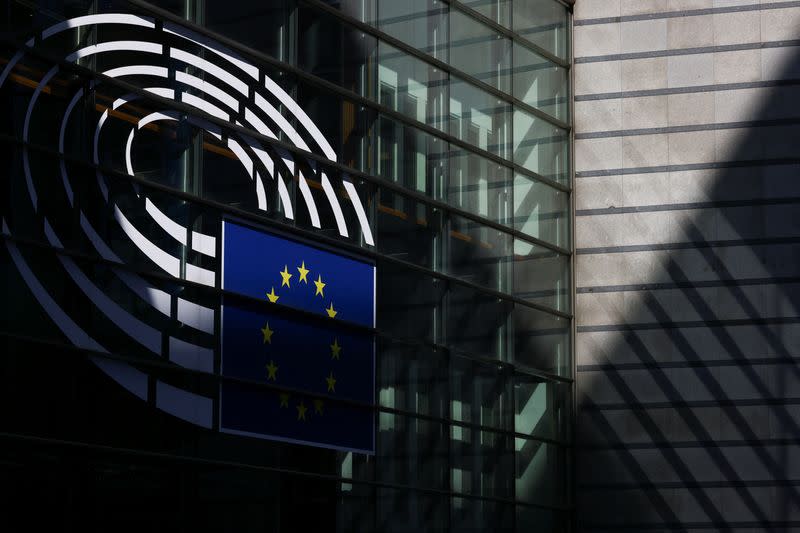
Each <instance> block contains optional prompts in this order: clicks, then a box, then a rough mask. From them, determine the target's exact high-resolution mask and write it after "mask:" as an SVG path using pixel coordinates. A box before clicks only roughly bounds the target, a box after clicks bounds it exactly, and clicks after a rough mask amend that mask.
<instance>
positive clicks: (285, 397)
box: [281, 392, 289, 407]
mask: <svg viewBox="0 0 800 533" xmlns="http://www.w3.org/2000/svg"><path fill="white" fill-rule="evenodd" d="M281 407H289V395H288V394H286V393H285V392H282V393H281Z"/></svg>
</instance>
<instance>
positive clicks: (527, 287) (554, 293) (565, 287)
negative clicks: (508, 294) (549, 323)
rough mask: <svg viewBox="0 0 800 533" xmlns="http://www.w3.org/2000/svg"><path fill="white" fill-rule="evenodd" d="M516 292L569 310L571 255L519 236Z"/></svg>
mask: <svg viewBox="0 0 800 533" xmlns="http://www.w3.org/2000/svg"><path fill="white" fill-rule="evenodd" d="M514 296H516V297H517V298H522V299H523V300H528V301H529V302H535V303H538V304H540V305H545V306H547V307H551V308H553V309H556V310H558V311H568V310H569V308H570V298H569V257H568V256H566V255H563V254H560V253H558V252H555V251H553V250H550V249H548V248H545V247H543V246H537V245H535V244H531V243H529V242H526V241H523V240H522V239H515V240H514Z"/></svg>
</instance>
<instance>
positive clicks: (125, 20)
mask: <svg viewBox="0 0 800 533" xmlns="http://www.w3.org/2000/svg"><path fill="white" fill-rule="evenodd" d="M89 24H129V25H131V26H143V27H145V28H150V29H153V28H155V27H156V25H155V24H154V23H153V19H151V18H149V17H140V16H138V15H127V14H125V13H103V14H98V15H85V16H83V17H75V18H72V19H69V20H65V21H64V22H59V23H58V24H54V25H52V26H50V27H49V28H47V29H46V30H44V31H43V32H42V39H47V38H48V37H50V36H51V35H55V34H56V33H59V32H62V31H64V30H71V29H74V28H80V27H81V26H88V25H89Z"/></svg>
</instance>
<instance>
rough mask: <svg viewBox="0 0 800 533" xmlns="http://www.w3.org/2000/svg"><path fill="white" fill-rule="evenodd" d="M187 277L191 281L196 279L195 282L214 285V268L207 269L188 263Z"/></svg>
mask: <svg viewBox="0 0 800 533" xmlns="http://www.w3.org/2000/svg"><path fill="white" fill-rule="evenodd" d="M186 279H187V280H189V281H194V282H195V283H201V284H203V285H207V286H209V287H213V286H214V281H215V275H214V272H213V271H212V270H206V269H205V268H201V267H199V266H196V265H193V264H191V263H186Z"/></svg>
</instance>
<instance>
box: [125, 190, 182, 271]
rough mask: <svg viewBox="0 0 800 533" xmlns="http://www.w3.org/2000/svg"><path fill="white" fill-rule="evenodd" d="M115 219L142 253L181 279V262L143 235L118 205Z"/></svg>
mask: <svg viewBox="0 0 800 533" xmlns="http://www.w3.org/2000/svg"><path fill="white" fill-rule="evenodd" d="M114 218H115V219H116V220H117V222H118V223H119V226H120V228H122V231H123V232H124V233H125V235H127V236H128V238H129V239H130V240H131V241H132V242H133V244H135V245H136V247H137V248H139V250H141V252H142V253H143V254H144V255H146V256H147V257H148V259H150V260H151V261H153V262H154V263H155V264H156V265H158V266H159V267H160V268H161V269H162V270H164V271H165V272H166V273H168V274H169V275H171V276H172V277H175V278H179V277H180V275H181V262H180V260H179V259H178V258H177V257H173V256H171V255H170V254H168V253H167V252H165V251H164V250H162V249H161V248H159V247H158V246H156V245H155V244H153V243H152V242H151V241H150V240H148V239H147V237H145V236H144V235H142V234H141V233H140V232H139V230H138V229H136V227H135V226H134V225H133V224H131V222H130V221H129V220H128V219H127V218H125V215H124V214H123V213H122V211H120V209H119V207H117V205H116V204H115V205H114ZM187 266H188V265H187Z"/></svg>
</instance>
